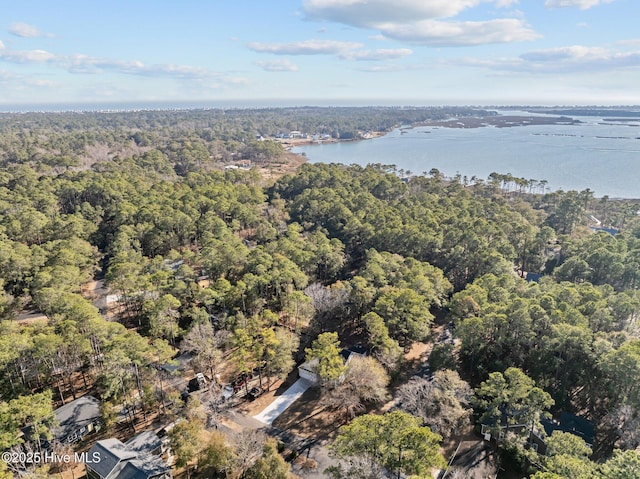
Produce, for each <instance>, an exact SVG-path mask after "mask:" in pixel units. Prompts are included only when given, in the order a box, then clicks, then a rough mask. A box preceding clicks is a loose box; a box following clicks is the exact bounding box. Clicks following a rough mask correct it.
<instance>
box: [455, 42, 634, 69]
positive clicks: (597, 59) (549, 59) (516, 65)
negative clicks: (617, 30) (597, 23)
mask: <svg viewBox="0 0 640 479" xmlns="http://www.w3.org/2000/svg"><path fill="white" fill-rule="evenodd" d="M455 64H456V65H466V66H472V67H482V68H487V69H491V70H494V71H509V72H516V73H518V72H519V73H527V74H531V73H539V74H556V73H569V74H570V73H584V72H594V73H595V72H614V71H621V70H630V69H640V50H633V51H621V50H615V49H610V48H602V47H586V46H582V45H573V46H568V47H559V48H549V49H544V50H534V51H531V52H528V53H524V54H522V55H520V56H519V57H517V58H500V59H494V60H482V59H477V58H464V59H458V60H456V61H455Z"/></svg>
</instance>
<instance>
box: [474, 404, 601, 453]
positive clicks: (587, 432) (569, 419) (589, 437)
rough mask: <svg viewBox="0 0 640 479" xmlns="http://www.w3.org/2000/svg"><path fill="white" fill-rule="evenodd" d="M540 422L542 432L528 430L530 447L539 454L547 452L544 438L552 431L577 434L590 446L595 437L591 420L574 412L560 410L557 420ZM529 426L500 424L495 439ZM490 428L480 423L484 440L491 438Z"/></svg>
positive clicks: (523, 429) (523, 430)
mask: <svg viewBox="0 0 640 479" xmlns="http://www.w3.org/2000/svg"><path fill="white" fill-rule="evenodd" d="M540 424H542V427H543V428H544V433H543V432H542V431H538V430H537V429H534V430H533V431H531V432H529V438H528V442H529V445H530V446H531V448H532V449H533V450H534V451H536V452H538V453H539V454H542V455H545V454H546V453H547V443H546V438H547V437H549V436H551V434H552V433H553V431H561V432H568V433H571V434H573V435H575V436H578V437H579V438H581V439H582V440H584V442H585V443H586V444H587V446H589V447H591V445H592V444H593V438H594V437H595V426H594V424H593V423H592V422H591V421H589V420H587V419H584V418H582V417H579V416H576V415H574V414H569V413H567V412H562V413H561V414H560V419H559V420H555V419H554V420H548V419H542V420H541V421H540ZM529 428H530V425H528V424H511V425H506V424H503V425H501V426H500V432H499V434H498V437H497V438H496V439H497V440H498V441H502V440H503V439H504V438H505V434H506V433H507V432H509V431H511V432H514V433H519V434H521V433H523V432H527V431H529ZM491 429H492V426H491V425H489V424H482V430H481V433H482V435H483V436H484V439H485V440H486V441H490V440H491Z"/></svg>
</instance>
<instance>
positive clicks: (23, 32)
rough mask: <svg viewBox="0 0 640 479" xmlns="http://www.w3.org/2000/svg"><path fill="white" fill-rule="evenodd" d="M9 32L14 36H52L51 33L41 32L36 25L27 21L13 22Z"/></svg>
mask: <svg viewBox="0 0 640 479" xmlns="http://www.w3.org/2000/svg"><path fill="white" fill-rule="evenodd" d="M9 33H11V34H12V35H15V36H16V37H22V38H36V37H54V36H55V35H53V34H52V33H44V32H41V31H40V30H39V29H38V28H37V27H34V26H33V25H29V24H27V23H22V22H15V23H12V24H11V26H10V27H9Z"/></svg>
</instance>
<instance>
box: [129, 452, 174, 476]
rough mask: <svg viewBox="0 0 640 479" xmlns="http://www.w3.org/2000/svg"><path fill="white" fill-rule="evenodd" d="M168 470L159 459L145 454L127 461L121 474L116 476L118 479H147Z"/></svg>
mask: <svg viewBox="0 0 640 479" xmlns="http://www.w3.org/2000/svg"><path fill="white" fill-rule="evenodd" d="M170 469H171V468H170V467H169V466H167V464H166V463H165V462H164V461H163V460H162V459H160V458H159V457H156V456H152V455H149V454H147V455H145V456H143V457H140V458H138V459H134V460H132V461H129V462H128V463H127V465H126V466H125V467H124V469H123V470H122V472H121V473H120V474H118V479H148V478H150V477H154V476H158V475H160V474H165V473H166V472H168V471H169V470H170Z"/></svg>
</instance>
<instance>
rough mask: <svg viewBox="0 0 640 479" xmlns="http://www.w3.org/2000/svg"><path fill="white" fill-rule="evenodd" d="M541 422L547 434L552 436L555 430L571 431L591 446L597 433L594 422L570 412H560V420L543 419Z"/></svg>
mask: <svg viewBox="0 0 640 479" xmlns="http://www.w3.org/2000/svg"><path fill="white" fill-rule="evenodd" d="M540 422H541V423H542V426H543V427H544V432H545V433H546V434H547V436H551V434H552V433H553V431H561V432H569V433H571V434H573V435H575V436H578V437H579V438H581V439H582V440H583V441H584V442H585V443H586V444H587V446H589V447H591V445H592V444H593V438H594V437H595V435H596V428H595V425H594V424H593V422H591V421H589V420H588V419H585V418H583V417H580V416H576V415H574V414H569V413H568V412H562V413H560V419H559V420H542V421H540Z"/></svg>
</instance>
